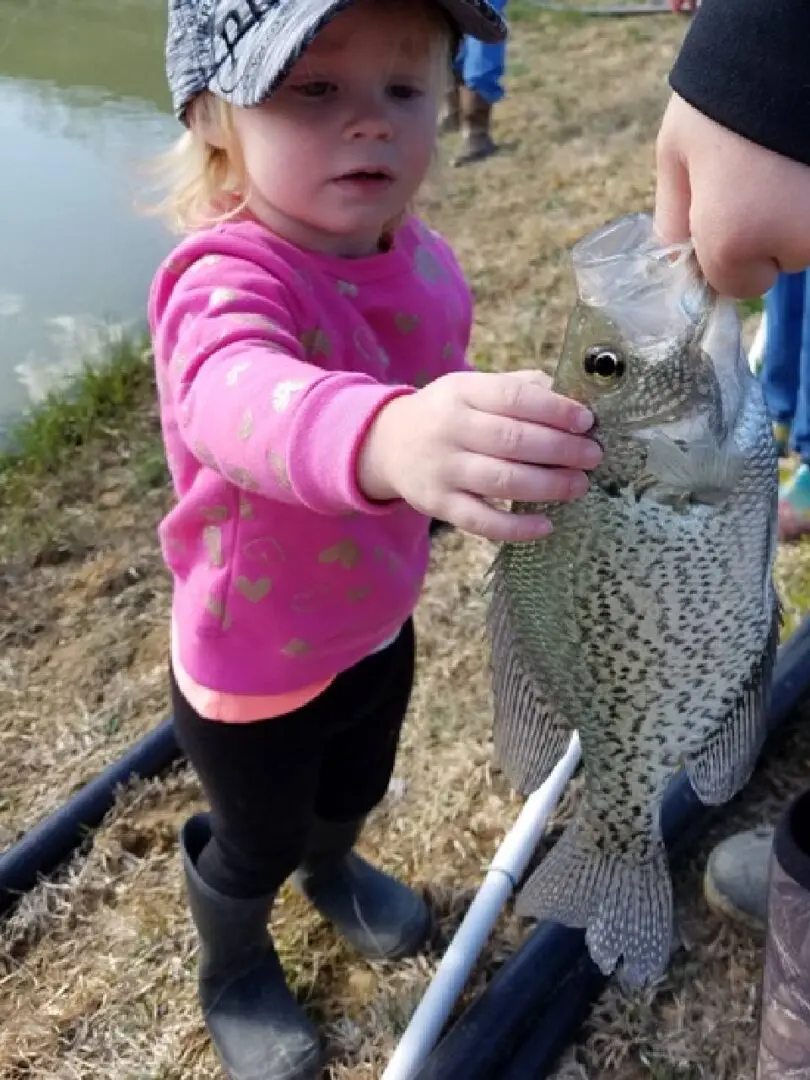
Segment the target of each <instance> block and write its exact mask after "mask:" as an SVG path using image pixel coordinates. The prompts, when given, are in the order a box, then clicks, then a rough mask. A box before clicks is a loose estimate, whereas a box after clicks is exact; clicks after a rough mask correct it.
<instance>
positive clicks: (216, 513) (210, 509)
mask: <svg viewBox="0 0 810 1080" xmlns="http://www.w3.org/2000/svg"><path fill="white" fill-rule="evenodd" d="M200 517H201V518H202V519H203V521H210V522H213V523H214V524H216V522H218V521H227V520H228V507H227V506H223V505H221V504H218V505H217V506H201V507H200Z"/></svg>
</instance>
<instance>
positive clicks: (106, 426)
mask: <svg viewBox="0 0 810 1080" xmlns="http://www.w3.org/2000/svg"><path fill="white" fill-rule="evenodd" d="M153 387H154V379H153V371H152V364H151V359H150V356H149V353H148V349H147V344H146V341H145V340H143V339H141V340H137V339H136V340H134V341H130V342H126V343H122V344H120V345H115V346H113V347H111V348H110V350H109V353H108V356H107V357H105V360H104V362H103V363H101V364H99V365H94V366H93V367H90V366H86V367H85V368H84V370H83V371H82V372H81V374H80V375H79V376H78V378H77V379H76V381H75V383H72V384H71V386H70V389H69V390H68V391H67V392H66V393H53V394H51V395H49V396H48V397H47V398H46V400H45V401H44V402H43V403H42V404H41V405H40V406H38V407H37V408H35V409H34V410H32V411H31V412H30V413H29V414H28V415H27V416H26V417H24V418H23V419H22V420H21V421H19V423H17V424H16V425H14V426H13V427H12V428H11V430H10V431H9V432H8V433H7V436H6V439H5V444H6V448H5V449H4V450H3V451H2V452H0V477H6V476H7V475H8V474H10V473H20V472H22V473H25V474H27V475H29V476H34V475H36V474H42V473H55V472H58V471H59V470H60V469H62V468H63V467H64V466H65V465H66V464H68V463H69V461H70V459H71V458H72V457H73V456H74V455H75V453H76V452H77V450H79V449H80V448H82V447H86V446H88V445H89V444H91V443H96V442H98V441H99V440H101V441H106V440H109V439H116V438H119V437H120V436H121V435H122V434H125V433H126V429H127V427H128V425H129V423H130V422H132V421H134V419H135V414H136V413H137V411H138V410H139V409H140V408H141V407H142V406H143V404H144V402H145V401H146V400H148V399H149V398H153V397H154V389H153Z"/></svg>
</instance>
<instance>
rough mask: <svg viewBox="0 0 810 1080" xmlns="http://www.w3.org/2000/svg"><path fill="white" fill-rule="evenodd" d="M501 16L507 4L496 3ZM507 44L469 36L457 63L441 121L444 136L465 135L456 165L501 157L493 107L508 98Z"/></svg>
mask: <svg viewBox="0 0 810 1080" xmlns="http://www.w3.org/2000/svg"><path fill="white" fill-rule="evenodd" d="M492 6H493V7H494V8H496V10H498V11H499V12H503V10H504V9H505V7H506V0H492ZM505 68H506V43H505V42H504V41H492V42H486V41H480V40H479V39H478V38H476V37H474V36H472V35H469V34H468V35H465V37H464V39H463V41H462V43H461V47H460V48H459V50H458V52H457V53H456V55H455V57H454V59H453V81H452V83H451V85H450V87H449V89H448V91H447V94H446V96H445V103H444V108H443V111H442V118H441V129H442V132H443V133H447V132H453V131H459V130H460V131H461V146H460V147H459V151H458V153H457V154H456V156H455V157H454V158H453V165H454V166H456V167H458V166H460V165H469V164H471V163H472V162H474V161H482V160H483V159H484V158H488V157H491V156H492V155H493V154H495V153H497V151H498V145H497V143H496V142H495V141H494V139H493V138H492V107H493V106H494V105H497V103H498V102H499V101H501V100H502V98H503V95H504V89H503V74H504V70H505Z"/></svg>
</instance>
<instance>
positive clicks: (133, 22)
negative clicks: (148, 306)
mask: <svg viewBox="0 0 810 1080" xmlns="http://www.w3.org/2000/svg"><path fill="white" fill-rule="evenodd" d="M165 19H166V0H112V2H108V3H105V2H103V0H0V137H1V138H2V147H3V153H2V168H0V233H1V235H2V242H0V430H2V428H4V427H5V426H7V424H8V423H9V421H10V420H12V419H13V418H14V417H15V416H17V415H19V413H20V412H21V411H22V410H23V409H25V408H26V406H27V405H28V404H29V403H30V402H31V401H32V400H33V401H36V400H38V399H39V398H41V396H42V394H43V393H44V392H45V391H46V390H47V389H48V388H49V387H51V386H53V385H54V381H55V380H56V379H58V378H59V377H61V376H62V375H65V374H67V373H69V372H71V371H73V370H75V369H76V368H77V366H79V365H80V364H81V363H82V362H83V361H85V360H86V359H88V358H91V357H92V356H93V355H95V354H96V353H97V352H98V350H99V349H100V348H102V347H103V345H104V343H105V342H108V341H109V340H110V338H111V337H114V336H115V335H116V334H120V333H122V332H124V333H125V332H127V331H131V330H134V329H137V328H138V327H142V326H143V324H144V319H145V301H146V295H147V290H148V287H149V282H150V280H151V277H152V274H153V273H154V270H155V267H156V265H157V263H158V262H159V260H160V258H161V257H162V255H163V254H164V253H165V252H166V251H167V250H168V248H169V245H170V243H171V238H170V236H169V235H168V233H167V232H166V230H165V229H164V227H163V225H162V224H161V223H160V222H159V221H158V220H156V219H155V218H153V217H150V216H148V214H146V213H145V212H144V210H143V208H142V204H144V203H145V202H147V201H148V198H149V196H150V194H151V189H150V185H151V180H150V178H149V174H148V168H149V165H150V162H151V161H152V160H153V159H154V157H155V155H156V154H158V153H160V152H161V151H162V150H164V149H166V148H167V147H168V146H169V145H170V143H171V141H172V139H173V138H174V137H175V136H176V135H177V133H178V132H179V130H180V129H179V125H178V124H177V122H176V121H175V120H174V119H173V117H172V116H171V112H170V103H169V96H168V91H167V89H166V86H165V76H164V71H163V45H164V33H165ZM139 204H141V205H139Z"/></svg>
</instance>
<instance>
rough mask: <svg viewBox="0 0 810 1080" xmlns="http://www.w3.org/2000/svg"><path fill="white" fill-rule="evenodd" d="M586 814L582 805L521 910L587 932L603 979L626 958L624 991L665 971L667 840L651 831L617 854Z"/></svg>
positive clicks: (521, 900) (531, 882)
mask: <svg viewBox="0 0 810 1080" xmlns="http://www.w3.org/2000/svg"><path fill="white" fill-rule="evenodd" d="M583 811H585V806H583V808H582V809H581V810H580V816H578V817H577V818H576V819H575V820H574V821H573V822H572V823H571V824H570V825H569V826H568V828H567V829H566V830H565V832H564V833H563V835H562V836H561V837H560V839H559V840H558V841H557V843H556V844H555V845H554V847H553V848H552V849H551V851H550V852H549V854H548V855H546V857H545V858H544V859H543V861H542V862H541V863H540V865H539V867H538V868H537V869H536V870H535V871H534V873H533V874H532V875H531V877H530V878H529V879H528V881H527V882H526V884H525V886H524V887H523V889H522V891H521V893H520V895H519V897H518V900H517V904H516V911H517V913H518V914H519V915H525V916H529V917H530V918H534V919H538V920H539V919H552V920H554V921H556V922H561V923H562V924H563V925H565V926H571V927H581V928H584V929H585V943H586V945H587V946H588V951H589V953H590V955H591V958H592V959H593V961H594V963H595V964H597V965H598V967H599V969H600V970H601V971H602V973H603V974H605V975H610V974H611V973H612V972H613V971H614V970H615V969H616V968H617V966H618V965H619V963H620V961H621V966H620V967H619V972H618V977H619V981H620V982H621V983H622V984H623V985H624V986H625V987H627V988H630V989H635V988H638V987H641V986H645V985H649V984H650V983H651V982H654V981H655V980H656V979H658V978H660V977H661V976H662V975H663V974H664V972H665V971H666V968H667V964H668V963H669V958H670V955H671V951H672V948H673V942H674V938H673V911H672V882H671V879H670V875H669V866H668V863H667V856H666V850H665V848H664V845H663V842H662V841H661V839H660V837H659V836H655V835H653V834H652V833H650V835H649V837H648V838H645V840H646V842H645V844H644V845H643V846H642V848H641V850H639V849H638V848H636V849H635V851H634V850H632V849H628V850H625V851H621V850H618V849H617V847H616V845H611V844H608V843H605V842H604V837H599V836H598V834H595V833H594V831H593V830H592V829H591V828H589V827H588V825H587V817H583ZM600 840H601V841H602V842H601V843H600V842H599V841H600Z"/></svg>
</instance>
